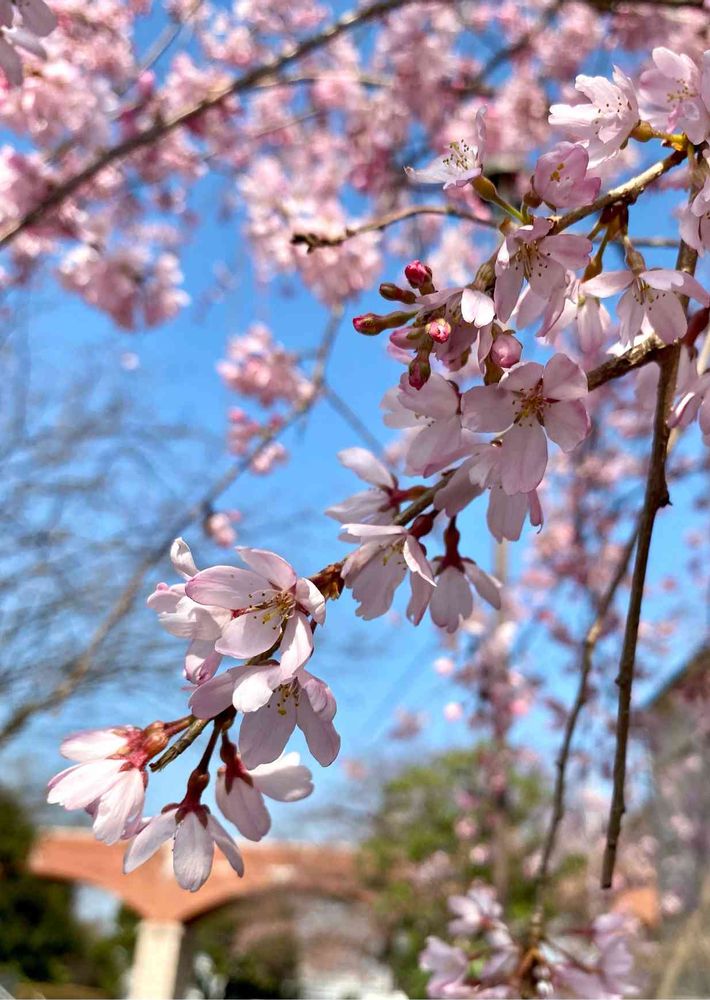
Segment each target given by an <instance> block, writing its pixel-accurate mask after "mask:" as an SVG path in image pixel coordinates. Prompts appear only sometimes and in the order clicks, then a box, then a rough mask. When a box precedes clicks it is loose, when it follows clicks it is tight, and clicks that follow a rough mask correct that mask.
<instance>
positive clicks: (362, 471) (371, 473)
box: [338, 448, 395, 489]
mask: <svg viewBox="0 0 710 1000" xmlns="http://www.w3.org/2000/svg"><path fill="white" fill-rule="evenodd" d="M338 459H339V460H340V462H341V463H342V464H343V465H344V466H345V468H346V469H350V470H351V471H352V472H354V473H355V475H356V476H359V477H360V479H364V480H365V482H366V483H371V484H372V485H373V486H379V487H380V488H381V489H390V488H392V487H393V486H394V484H395V483H394V476H393V475H392V473H391V472H389V470H388V469H387V468H385V466H384V465H383V464H382V462H380V460H379V459H378V458H375V456H374V455H373V454H372V452H371V451H368V450H367V449H366V448H345V450H344V451H339V452H338Z"/></svg>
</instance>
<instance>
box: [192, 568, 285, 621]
mask: <svg viewBox="0 0 710 1000" xmlns="http://www.w3.org/2000/svg"><path fill="white" fill-rule="evenodd" d="M271 590H272V588H271V586H270V585H269V582H268V580H266V579H265V578H264V577H263V576H259V575H257V574H256V573H250V572H249V570H246V569H238V568H237V567H236V566H212V567H211V568H210V569H203V570H202V571H201V572H200V573H198V574H197V575H196V576H193V578H192V579H191V580H190V582H189V583H188V584H187V586H186V587H185V593H186V594H187V596H188V597H189V598H191V599H192V600H193V601H196V602H197V604H210V605H214V606H216V607H218V608H228V609H229V610H230V611H238V610H239V609H241V608H248V607H250V606H251V605H253V604H261V603H262V602H263V601H264V600H265V595H267V594H270V593H271Z"/></svg>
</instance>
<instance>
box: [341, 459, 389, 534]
mask: <svg viewBox="0 0 710 1000" xmlns="http://www.w3.org/2000/svg"><path fill="white" fill-rule="evenodd" d="M338 460H339V461H340V462H341V464H342V465H344V466H345V468H346V469H351V470H352V471H353V472H354V473H355V474H356V475H357V476H359V477H360V479H364V481H365V482H366V483H370V484H371V486H372V487H373V488H372V489H369V490H364V491H363V492H362V493H355V494H354V495H353V496H351V497H348V499H347V500H344V501H343V502H342V503H339V504H334V505H333V506H331V507H328V509H327V510H326V512H325V513H326V514H327V515H328V516H329V517H332V518H335V520H336V521H340V522H341V523H345V522H347V521H356V522H358V523H361V524H390V523H391V522H392V520H393V518H394V517H395V516H396V515H397V513H398V512H399V502H398V497H399V496H400V492H399V491H398V489H397V480H396V479H395V477H394V476H393V475H392V473H391V472H390V471H389V470H388V469H387V468H386V466H384V465H383V464H382V462H380V460H379V459H378V458H375V456H374V455H373V454H372V452H370V451H367V449H366V448H346V449H345V450H344V451H340V452H338Z"/></svg>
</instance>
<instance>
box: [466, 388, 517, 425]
mask: <svg viewBox="0 0 710 1000" xmlns="http://www.w3.org/2000/svg"><path fill="white" fill-rule="evenodd" d="M462 406H463V417H462V420H463V422H464V424H465V425H466V427H469V428H470V429H471V430H474V431H484V432H488V433H498V432H500V431H504V430H507V428H508V427H510V425H511V424H512V422H513V418H514V416H515V407H514V397H513V396H512V395H511V393H509V392H506V390H505V389H504V388H502V387H501V386H499V385H483V386H475V387H474V388H473V389H469V390H468V392H465V393H464V395H463V400H462Z"/></svg>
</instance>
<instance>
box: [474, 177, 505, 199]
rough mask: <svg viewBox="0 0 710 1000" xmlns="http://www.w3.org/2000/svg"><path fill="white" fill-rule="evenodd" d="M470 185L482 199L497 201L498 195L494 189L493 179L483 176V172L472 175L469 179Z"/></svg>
mask: <svg viewBox="0 0 710 1000" xmlns="http://www.w3.org/2000/svg"><path fill="white" fill-rule="evenodd" d="M471 186H472V188H473V190H474V191H475V192H476V194H477V195H478V197H479V198H482V199H483V201H493V202H497V201H499V198H500V196H499V194H498V191H497V190H496V186H495V184H494V183H493V181H490V180H488V178H487V177H484V176H483V174H481V175H480V176H479V177H474V179H473V180H472V181H471Z"/></svg>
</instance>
